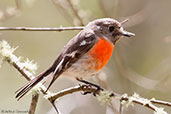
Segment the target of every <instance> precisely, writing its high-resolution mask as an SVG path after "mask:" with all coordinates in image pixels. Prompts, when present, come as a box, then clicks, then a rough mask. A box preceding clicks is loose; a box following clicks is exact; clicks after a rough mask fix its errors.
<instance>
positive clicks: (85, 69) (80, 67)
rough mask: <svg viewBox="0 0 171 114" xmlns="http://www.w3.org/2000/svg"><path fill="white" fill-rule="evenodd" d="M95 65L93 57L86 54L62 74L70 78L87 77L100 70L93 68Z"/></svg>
mask: <svg viewBox="0 0 171 114" xmlns="http://www.w3.org/2000/svg"><path fill="white" fill-rule="evenodd" d="M90 61H92V62H90ZM93 66H95V63H94V62H93V58H92V57H91V56H89V55H88V54H85V55H84V56H83V57H82V58H80V59H79V60H78V61H77V62H75V63H73V64H72V65H71V67H69V68H68V69H67V70H66V71H65V72H63V74H62V75H63V76H66V77H70V78H76V77H79V78H83V79H86V78H89V77H91V76H94V75H96V74H97V73H99V72H100V71H96V70H95V69H92V67H93Z"/></svg>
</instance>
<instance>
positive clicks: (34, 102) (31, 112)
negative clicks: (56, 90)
mask: <svg viewBox="0 0 171 114" xmlns="http://www.w3.org/2000/svg"><path fill="white" fill-rule="evenodd" d="M38 98H39V94H38V93H37V92H35V94H32V100H31V104H30V109H29V113H28V114H34V113H35V111H36V107H37V103H38Z"/></svg>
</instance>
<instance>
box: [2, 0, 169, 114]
mask: <svg viewBox="0 0 171 114" xmlns="http://www.w3.org/2000/svg"><path fill="white" fill-rule="evenodd" d="M71 3H73V5H74V8H75V9H77V10H78V11H79V12H78V14H79V16H80V18H81V20H82V23H83V24H85V25H86V24H87V23H88V22H89V21H91V20H94V19H97V18H103V17H111V18H115V19H117V20H119V21H123V20H124V19H127V18H129V22H127V23H125V24H124V28H125V29H126V30H128V31H130V32H133V33H135V34H136V36H135V37H134V38H130V39H126V38H125V39H124V38H123V39H121V40H120V41H119V42H118V43H117V45H116V48H115V52H114V53H113V56H112V58H111V60H110V62H109V64H108V65H107V67H106V68H105V69H104V73H105V74H106V76H107V79H106V84H107V86H108V88H110V89H111V90H112V91H114V92H117V93H120V94H123V93H128V94H129V95H132V94H133V93H134V92H136V93H138V94H140V95H141V96H143V97H145V98H149V99H150V98H153V97H154V98H156V99H160V100H165V101H170V102H171V89H170V86H171V51H170V50H171V13H170V11H171V7H170V5H171V1H170V0H72V1H71ZM80 25H81V22H80V21H79V19H78V18H77V17H76V16H75V14H74V12H73V11H72V8H71V7H70V5H69V4H68V1H67V0H1V1H0V26H2V27H3V26H7V27H18V26H25V27H59V26H80ZM78 32H79V31H63V32H31V31H30V32H28V31H0V40H6V41H8V42H9V43H10V45H12V46H19V48H18V49H17V50H16V52H15V55H17V56H23V57H25V58H29V59H30V60H34V62H36V63H37V64H38V70H37V72H36V74H39V73H40V72H42V71H43V70H45V69H46V68H47V67H48V66H49V65H51V64H52V63H53V61H54V60H55V58H56V57H57V55H58V53H59V52H60V50H61V49H62V48H63V46H64V45H65V44H66V43H67V42H68V41H69V40H70V39H71V38H72V37H73V36H75V35H76V34H77V33H78ZM25 82H27V81H26V80H25V79H24V78H23V77H22V76H21V74H20V73H19V72H18V71H17V70H16V69H14V68H13V67H12V66H10V65H9V64H8V63H3V64H2V67H1V68H0V90H1V94H0V113H3V112H2V110H14V111H16V110H20V111H27V110H28V109H29V105H30V100H31V95H27V96H26V97H24V98H23V99H22V100H20V101H19V102H18V101H17V100H16V99H15V91H16V90H17V89H18V88H20V87H21V86H22V85H23V84H24V83H25ZM96 83H97V82H96ZM74 84H75V82H74V81H71V80H68V79H65V78H59V80H57V81H56V83H55V84H54V85H53V87H52V88H51V90H52V91H53V92H57V91H59V90H62V89H64V88H67V87H71V86H74ZM113 104H114V106H115V108H116V109H117V110H118V109H119V103H118V102H117V100H116V101H115V100H114V101H113ZM57 106H58V107H59V110H61V112H62V114H87V113H89V114H105V113H106V114H113V112H112V110H111V108H110V107H108V106H107V105H105V104H103V105H101V104H100V103H99V101H97V99H96V98H94V97H93V96H91V95H88V96H82V95H80V93H77V94H73V95H69V96H65V97H63V98H61V99H60V100H59V101H58V102H57ZM51 108H52V106H51V104H50V103H49V102H48V101H46V100H45V99H43V98H42V97H40V99H39V103H38V108H37V110H36V114H50V113H55V112H54V109H53V108H52V109H51ZM165 108H166V111H167V112H168V113H171V108H168V107H165ZM15 113H16V112H15ZM152 113H153V112H152V111H151V110H149V109H147V108H145V107H142V106H139V105H135V106H134V107H131V106H130V107H129V108H128V109H127V110H124V114H152ZM116 114H117V113H116Z"/></svg>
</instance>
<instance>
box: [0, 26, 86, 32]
mask: <svg viewBox="0 0 171 114" xmlns="http://www.w3.org/2000/svg"><path fill="white" fill-rule="evenodd" d="M82 29H84V27H58V28H32V27H0V31H59V32H61V31H66V30H82Z"/></svg>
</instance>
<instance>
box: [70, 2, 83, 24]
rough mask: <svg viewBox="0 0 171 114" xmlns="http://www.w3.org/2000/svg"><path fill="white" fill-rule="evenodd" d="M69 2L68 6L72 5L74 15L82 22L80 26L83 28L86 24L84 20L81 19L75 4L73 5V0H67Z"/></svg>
mask: <svg viewBox="0 0 171 114" xmlns="http://www.w3.org/2000/svg"><path fill="white" fill-rule="evenodd" d="M67 1H68V4H69V5H70V7H71V9H72V11H73V13H74V15H75V16H76V17H77V19H78V20H79V22H80V25H81V26H83V25H84V22H83V19H82V18H81V17H80V15H79V13H78V9H77V8H76V7H75V6H74V4H73V3H72V1H71V0H67Z"/></svg>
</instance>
